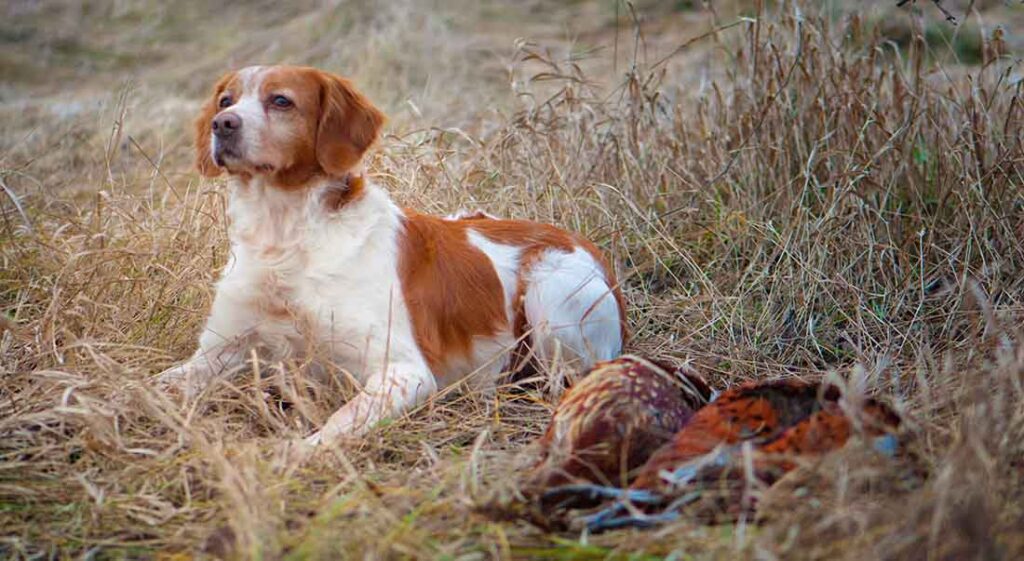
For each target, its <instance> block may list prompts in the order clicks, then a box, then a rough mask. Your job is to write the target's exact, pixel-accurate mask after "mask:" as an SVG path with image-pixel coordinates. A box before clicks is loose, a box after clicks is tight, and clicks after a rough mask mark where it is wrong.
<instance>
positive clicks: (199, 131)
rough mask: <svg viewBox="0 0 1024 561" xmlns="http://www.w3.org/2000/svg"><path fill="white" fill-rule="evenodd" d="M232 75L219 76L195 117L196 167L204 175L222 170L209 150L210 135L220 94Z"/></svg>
mask: <svg viewBox="0 0 1024 561" xmlns="http://www.w3.org/2000/svg"><path fill="white" fill-rule="evenodd" d="M234 77H235V73H234V72H229V73H227V74H225V75H224V76H221V78H220V80H217V84H216V85H214V86H213V93H211V94H210V97H208V98H207V99H206V102H204V103H203V107H202V109H200V110H199V116H198V117H196V124H195V130H196V138H195V144H196V168H197V169H199V173H201V174H203V175H205V176H206V177H216V176H218V175H220V174H221V171H223V170H222V169H221V168H220V167H219V166H218V165H217V164H216V163H215V162H214V161H213V152H212V151H211V150H210V136H212V135H213V129H212V124H213V118H214V116H216V115H217V113H218V112H219V111H220V108H219V107H218V104H219V102H220V96H221V94H222V93H224V89H225V88H226V87H227V85H228V83H229V82H231V80H232V79H233V78H234Z"/></svg>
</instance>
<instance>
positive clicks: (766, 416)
mask: <svg viewBox="0 0 1024 561" xmlns="http://www.w3.org/2000/svg"><path fill="white" fill-rule="evenodd" d="M839 398H840V392H839V390H838V389H837V388H835V387H833V386H822V385H820V384H814V383H807V382H800V381H793V380H786V381H774V382H760V383H749V384H744V385H742V386H739V387H737V388H734V389H731V390H729V391H726V392H724V393H723V394H722V395H721V396H719V398H718V399H717V400H716V401H714V402H712V403H711V404H709V405H707V406H706V407H704V408H703V409H700V410H699V411H697V413H696V414H695V415H694V416H693V418H692V419H691V420H690V422H689V423H687V424H686V426H684V427H683V429H682V430H680V431H679V432H678V433H677V434H676V435H675V437H674V438H673V439H672V441H671V442H668V443H666V444H665V445H664V446H662V447H661V448H660V449H658V450H657V451H656V452H654V454H652V455H651V456H650V458H649V459H648V460H647V462H646V463H645V464H644V465H643V466H642V467H641V468H640V469H639V471H638V474H637V477H636V479H635V480H634V481H633V483H632V485H631V486H630V487H629V488H626V489H622V488H615V487H607V486H599V485H594V484H577V485H565V486H562V487H559V488H552V489H550V490H549V491H547V492H546V493H545V494H544V500H543V502H544V503H545V504H548V505H552V504H555V503H557V504H559V505H560V506H561V505H564V504H572V505H576V504H579V503H580V502H581V498H582V499H583V500H590V501H595V500H600V499H605V500H608V499H614V501H615V502H614V503H613V504H611V505H610V506H608V507H607V508H604V509H603V510H601V511H599V512H597V513H596V514H593V515H590V516H587V517H585V518H584V519H583V522H584V523H585V524H586V526H587V527H588V528H589V529H591V530H598V531H599V530H607V529H611V528H617V527H622V526H648V525H652V524H657V523H661V522H665V521H668V520H673V519H675V518H676V517H678V515H679V512H678V511H679V509H680V508H682V507H683V506H684V505H687V504H690V503H693V502H695V501H697V500H700V499H702V498H703V497H704V493H703V490H704V488H705V487H707V484H712V483H716V482H717V483H719V484H724V485H725V486H726V487H730V486H731V488H732V490H733V491H735V490H737V489H739V488H740V487H742V485H743V484H745V482H748V481H756V482H759V484H763V485H770V484H772V483H773V482H774V481H776V480H777V479H779V478H780V477H781V476H782V475H784V474H785V473H786V472H788V471H790V470H792V469H793V468H794V467H796V466H797V465H798V464H799V463H800V462H801V461H806V460H807V459H809V458H814V457H818V456H820V455H822V454H824V453H826V452H829V451H832V450H836V449H838V448H840V447H842V446H843V445H844V444H846V442H847V440H848V439H849V438H850V436H851V435H852V434H853V433H855V432H858V431H861V432H863V433H864V434H865V435H867V436H869V437H872V438H873V444H874V446H875V447H876V449H878V450H880V451H881V452H883V453H886V454H890V455H891V454H892V453H894V452H895V446H896V441H895V437H894V435H893V433H894V431H895V429H896V428H897V427H898V426H899V424H900V419H899V417H898V416H897V415H896V414H895V413H894V412H893V411H892V410H891V409H889V408H888V407H886V406H885V405H883V404H882V403H880V402H878V401H875V400H866V401H865V402H864V403H862V404H861V405H860V406H859V407H856V408H850V407H847V408H848V409H852V411H850V412H849V413H848V412H847V411H844V408H843V407H842V406H841V405H840V402H839ZM744 449H747V450H750V452H751V454H750V456H749V457H750V458H751V462H750V464H751V468H752V469H751V470H747V469H744V468H743V461H744V458H745V453H744ZM739 494H742V493H739ZM725 495H726V496H727V497H728V500H727V501H726V502H728V503H735V501H736V498H737V493H731V494H730V493H726V494H725ZM720 506H721V507H722V508H723V509H725V510H735V509H736V508H737V505H735V504H723V505H720ZM638 507H639V508H638Z"/></svg>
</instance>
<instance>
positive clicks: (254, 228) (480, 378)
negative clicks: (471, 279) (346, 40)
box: [159, 67, 621, 444]
mask: <svg viewBox="0 0 1024 561" xmlns="http://www.w3.org/2000/svg"><path fill="white" fill-rule="evenodd" d="M262 70H263V68H261V67H250V68H247V69H244V70H242V71H240V74H239V76H240V78H241V81H242V91H243V93H242V95H241V96H240V97H239V98H238V99H235V100H232V106H231V110H232V111H234V112H235V113H238V115H239V116H240V117H241V118H242V122H243V123H244V124H243V126H242V129H241V131H242V137H241V139H240V140H241V142H240V144H239V146H240V147H241V151H242V155H241V157H240V159H242V160H244V158H247V157H252V154H259V153H260V152H261V151H262V148H263V147H264V146H272V145H273V144H272V143H273V142H274V138H273V137H272V136H268V135H270V134H271V132H270V131H269V129H270V128H272V127H270V126H269V123H268V120H267V117H266V112H265V110H264V108H263V102H264V100H261V99H260V98H259V89H260V83H261V81H262V76H263V73H262ZM286 93H287V92H286ZM268 143H269V144H268ZM211 150H212V151H215V150H216V139H213V142H212V143H211ZM242 163H245V162H242ZM249 163H250V164H251V162H249ZM317 181H318V182H317V183H313V184H310V185H306V186H303V187H302V188H300V189H292V190H282V189H278V188H276V187H273V186H271V185H269V184H268V183H266V180H265V176H263V175H260V174H259V173H257V174H256V175H254V176H253V177H252V178H250V179H249V180H248V181H244V180H242V179H240V178H239V176H238V175H232V176H231V177H230V181H229V188H230V195H229V203H228V210H227V212H228V218H229V220H230V227H229V235H230V239H231V254H230V257H229V259H228V263H227V265H226V266H225V267H224V271H223V272H222V274H221V278H220V280H219V281H218V283H217V292H216V296H215V298H214V302H213V306H212V309H211V311H210V317H209V318H208V320H207V323H206V326H205V328H204V329H203V331H202V333H201V334H200V336H199V348H198V349H197V350H196V352H195V353H194V354H193V356H192V358H190V359H189V360H188V361H186V362H184V363H182V364H180V365H178V366H175V367H173V368H170V369H168V370H166V371H164V372H163V373H162V374H161V375H160V378H159V380H160V382H161V383H162V384H165V385H170V386H175V387H178V388H180V389H182V390H184V392H185V394H186V396H189V397H191V396H194V395H195V394H197V393H198V392H200V391H202V390H203V388H205V387H207V386H208V385H209V384H210V383H211V382H212V381H213V380H214V379H216V378H217V377H222V376H228V375H231V374H232V373H235V372H237V371H238V370H240V369H241V368H243V367H244V366H245V361H246V360H247V359H248V358H249V357H250V356H251V353H252V352H253V351H254V350H255V351H257V352H259V353H261V354H262V355H263V357H264V358H266V359H270V360H281V359H284V358H287V357H293V356H294V357H309V358H313V357H312V356H310V355H312V354H313V353H316V357H315V358H326V359H327V360H328V361H329V362H331V363H333V364H335V365H337V366H339V367H341V368H343V369H345V370H347V371H348V372H350V373H351V374H352V375H354V376H355V378H356V379H357V380H358V381H359V382H360V383H362V384H363V387H362V390H361V392H360V393H359V394H358V395H357V396H356V397H355V398H353V399H352V400H351V401H350V402H349V403H347V404H345V406H343V407H342V408H341V409H339V410H338V411H337V412H335V413H334V414H333V415H332V416H331V417H330V418H329V419H328V420H327V422H326V424H325V425H324V427H323V428H322V430H320V431H319V432H317V433H316V434H314V435H312V436H310V437H309V438H308V439H307V442H308V443H310V444H319V443H321V442H332V441H335V440H336V439H338V438H339V437H341V436H344V435H355V434H359V433H361V432H363V431H365V430H366V429H368V428H370V427H371V426H373V425H374V424H375V423H376V422H377V421H379V420H381V419H384V418H386V417H391V416H395V415H399V414H401V413H402V412H405V411H408V410H409V409H411V408H413V407H415V406H416V405H418V404H420V403H423V402H424V401H425V400H426V399H427V398H429V397H430V396H431V395H433V394H434V393H436V392H437V391H438V389H439V388H440V387H444V386H446V385H448V384H452V383H455V382H458V381H460V380H462V379H464V378H465V377H466V376H467V375H470V374H474V378H472V379H471V382H473V384H472V385H474V386H476V387H478V388H486V387H488V386H493V381H494V379H495V378H496V377H497V375H498V374H500V373H501V372H502V371H503V370H505V369H506V368H507V366H508V358H509V351H511V350H512V349H513V348H514V347H515V346H516V341H515V338H514V335H513V333H512V327H513V325H514V321H515V318H514V307H515V306H514V304H515V303H514V302H513V297H514V295H515V292H516V286H517V278H518V276H519V275H520V272H521V271H520V269H521V262H520V259H521V253H522V252H521V250H520V249H518V248H516V247H512V246H508V245H503V244H499V243H495V242H493V241H491V240H489V239H488V238H486V237H485V236H483V235H481V234H480V233H478V232H476V231H473V230H472V228H471V229H470V230H469V242H470V243H471V244H472V245H474V246H475V247H477V248H478V249H480V250H481V251H482V252H483V253H484V254H486V255H487V256H488V258H489V259H490V260H491V262H492V264H493V266H494V268H495V272H496V273H497V275H498V277H499V279H500V281H501V284H502V286H503V288H504V296H505V309H506V313H507V316H508V324H507V326H506V328H505V329H502V330H499V332H498V333H497V334H495V335H493V336H491V337H480V338H477V339H476V340H475V341H474V342H473V352H472V355H471V356H470V357H469V358H468V359H464V360H456V359H452V360H450V361H448V363H447V364H446V367H445V371H443V372H431V370H430V367H429V365H428V363H427V361H426V359H425V358H424V356H423V353H422V352H421V350H420V348H419V346H418V344H417V342H416V337H415V332H414V328H413V325H412V320H411V318H410V314H409V310H408V307H407V305H406V302H405V300H404V296H403V292H402V286H401V280H400V277H399V273H398V260H399V246H400V239H399V238H400V236H401V233H402V229H403V221H404V219H405V217H404V215H403V213H402V211H401V210H400V209H399V208H398V207H397V206H396V205H395V204H394V203H393V202H392V201H391V199H390V198H389V197H388V196H387V194H386V193H385V192H384V191H383V190H381V189H380V188H379V187H377V186H375V185H373V184H371V183H370V182H369V181H368V180H365V181H364V190H363V192H362V194H361V195H360V196H357V197H356V198H355V199H354V200H353V201H351V202H349V203H347V204H345V205H344V206H342V207H341V208H340V209H337V210H332V209H328V208H327V207H326V206H325V205H324V204H323V202H322V198H323V196H324V194H325V191H326V190H327V189H331V188H337V186H336V182H335V185H331V184H328V182H327V181H326V180H317ZM468 216H471V217H472V218H473V219H476V220H485V219H487V217H485V215H483V214H482V213H479V212H475V213H471V214H469V215H468ZM528 282H529V285H530V286H529V288H528V290H527V293H526V295H525V309H526V316H527V319H528V321H529V322H530V323H531V325H533V326H535V327H536V331H535V332H534V333H533V334H532V338H533V340H534V342H535V343H536V346H537V347H538V354H539V356H540V357H541V358H542V359H549V358H552V357H554V356H557V355H558V354H559V352H561V353H562V355H567V356H570V357H572V358H575V359H578V362H579V365H580V366H583V367H587V366H590V365H591V364H592V363H593V362H594V361H595V360H600V359H605V358H611V357H613V356H615V355H617V354H618V352H619V350H620V347H621V332H620V329H619V311H618V308H617V306H616V303H615V299H614V296H613V295H612V294H611V292H610V289H609V288H608V286H607V283H606V282H605V280H604V274H603V272H602V271H601V268H600V266H599V265H598V263H597V262H596V261H595V260H594V259H593V257H591V256H590V255H589V254H588V253H586V252H585V251H582V250H579V249H577V250H576V251H574V252H572V253H566V252H564V251H554V250H552V251H550V252H548V253H545V254H544V255H543V256H542V258H541V259H540V260H539V261H537V262H536V263H535V264H534V267H533V269H532V270H531V272H530V276H529V277H528ZM559 349H564V350H562V351H559Z"/></svg>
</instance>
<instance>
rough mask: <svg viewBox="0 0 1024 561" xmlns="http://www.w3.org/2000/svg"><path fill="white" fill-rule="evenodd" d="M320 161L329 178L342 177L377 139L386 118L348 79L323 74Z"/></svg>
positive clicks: (318, 150) (318, 151)
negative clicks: (331, 176) (330, 176)
mask: <svg viewBox="0 0 1024 561" xmlns="http://www.w3.org/2000/svg"><path fill="white" fill-rule="evenodd" d="M320 83H321V90H320V123H319V125H318V127H317V135H316V159H317V163H319V164H320V168H321V169H323V170H324V172H326V173H327V174H328V175H333V176H339V177H340V176H342V175H344V174H345V173H346V172H348V171H350V170H351V169H352V168H354V167H355V166H356V164H358V163H359V160H360V159H362V157H363V154H364V153H365V152H366V150H367V149H369V148H370V146H371V145H373V143H374V142H375V141H376V140H377V135H378V134H379V133H380V128H381V127H382V126H383V125H384V121H385V117H384V114H383V113H381V112H380V110H379V109H377V108H376V107H374V106H373V104H372V103H370V100H368V99H366V97H365V96H364V95H363V94H361V93H359V92H358V91H356V89H355V87H354V86H352V83H351V82H349V81H348V80H346V79H344V78H342V77H340V76H336V75H334V74H330V73H327V72H321V73H320Z"/></svg>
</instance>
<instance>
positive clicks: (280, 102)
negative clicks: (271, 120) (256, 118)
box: [270, 95, 292, 109]
mask: <svg viewBox="0 0 1024 561" xmlns="http://www.w3.org/2000/svg"><path fill="white" fill-rule="evenodd" d="M270 103H273V104H274V107H277V108H279V109H287V108H289V107H291V106H292V100H290V99H288V98H287V97H285V96H283V95H275V96H274V97H272V98H270Z"/></svg>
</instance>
